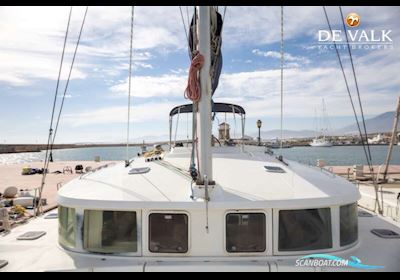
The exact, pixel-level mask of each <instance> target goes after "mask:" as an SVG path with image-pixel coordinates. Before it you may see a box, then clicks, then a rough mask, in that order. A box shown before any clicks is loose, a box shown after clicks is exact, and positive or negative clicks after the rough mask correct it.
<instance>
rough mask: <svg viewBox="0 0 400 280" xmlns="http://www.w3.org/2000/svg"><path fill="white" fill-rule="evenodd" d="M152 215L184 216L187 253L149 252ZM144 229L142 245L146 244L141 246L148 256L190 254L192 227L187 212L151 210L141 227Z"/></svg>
mask: <svg viewBox="0 0 400 280" xmlns="http://www.w3.org/2000/svg"><path fill="white" fill-rule="evenodd" d="M152 214H161V215H167V214H171V215H186V217H187V219H188V248H187V252H185V253H159V252H152V251H150V216H151V215H152ZM143 226H144V227H145V231H146V233H147V234H146V240H145V239H143V244H146V246H143V247H144V248H146V249H145V250H146V254H148V255H150V256H182V257H183V256H189V255H190V254H191V251H192V229H191V228H192V227H191V216H190V213H189V212H187V211H179V210H171V211H167V210H160V211H157V210H152V211H149V212H148V213H147V215H146V225H143Z"/></svg>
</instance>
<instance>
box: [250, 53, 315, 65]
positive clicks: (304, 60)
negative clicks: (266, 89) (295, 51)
mask: <svg viewBox="0 0 400 280" xmlns="http://www.w3.org/2000/svg"><path fill="white" fill-rule="evenodd" d="M252 53H253V54H255V55H258V56H263V57H270V58H275V59H281V56H282V55H281V53H280V52H276V51H261V50H259V49H254V50H252ZM284 60H285V61H290V62H300V63H304V64H309V63H310V60H309V59H308V58H306V57H304V56H293V55H291V54H290V53H284ZM296 65H298V64H296Z"/></svg>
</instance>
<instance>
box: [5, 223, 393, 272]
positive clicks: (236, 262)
mask: <svg viewBox="0 0 400 280" xmlns="http://www.w3.org/2000/svg"><path fill="white" fill-rule="evenodd" d="M57 223H58V222H57V219H44V218H38V219H36V220H32V221H31V222H30V223H28V224H26V225H23V226H20V227H17V228H15V229H14V230H13V231H12V232H11V233H10V234H8V235H6V236H2V237H0V259H1V260H6V261H8V262H9V264H8V265H7V266H5V267H4V268H2V269H0V272H12V271H15V272H17V271H75V270H79V271H314V270H327V271H343V270H350V271H356V269H353V268H348V267H341V268H313V267H296V260H297V259H299V258H300V257H301V256H287V257H284V256H279V257H274V256H270V257H267V256H265V257H221V258H217V257H207V256H204V257H196V258H192V257H182V258H163V257H154V258H151V257H110V256H106V255H104V256H102V255H78V254H74V255H72V256H71V255H69V254H67V253H66V252H64V251H63V249H61V248H60V247H59V246H58V240H57V239H58V228H57V227H58V224H57ZM359 228H360V242H359V245H357V246H356V247H355V248H353V249H350V250H348V251H345V252H342V253H337V254H335V253H330V254H331V255H335V256H338V257H341V258H343V259H350V257H352V256H356V257H357V258H359V259H361V260H362V263H363V264H366V265H373V266H384V267H385V268H384V269H379V270H377V271H400V241H399V240H398V239H382V238H379V237H377V236H375V235H374V234H372V233H371V232H370V231H371V230H372V229H375V228H386V229H391V230H394V231H397V232H399V229H400V225H399V224H394V223H391V222H389V221H387V220H386V219H384V218H381V217H378V216H376V215H374V216H373V217H369V218H367V217H366V218H360V219H359ZM28 231H46V233H47V234H46V235H45V236H43V237H42V238H40V239H38V240H34V241H18V240H17V237H18V236H20V235H21V234H23V233H25V232H28ZM197 242H201V241H197ZM321 253H323V252H321ZM160 261H161V262H160Z"/></svg>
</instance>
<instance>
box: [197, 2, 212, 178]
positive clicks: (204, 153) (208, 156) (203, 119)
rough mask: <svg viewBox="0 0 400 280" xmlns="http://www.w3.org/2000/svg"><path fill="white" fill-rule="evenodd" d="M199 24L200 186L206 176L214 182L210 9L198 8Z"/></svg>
mask: <svg viewBox="0 0 400 280" xmlns="http://www.w3.org/2000/svg"><path fill="white" fill-rule="evenodd" d="M197 10H198V13H197V14H198V16H199V24H198V25H197V34H198V40H199V45H198V50H199V52H200V53H201V54H202V55H203V56H204V65H203V67H202V69H201V71H200V88H201V99H200V101H199V104H198V112H197V123H198V125H197V136H198V147H199V151H198V157H199V169H200V175H201V176H200V178H199V182H198V183H199V184H204V176H207V179H208V181H209V182H212V181H213V173H212V151H211V140H212V139H211V135H212V131H211V130H212V125H211V78H210V66H211V42H210V36H211V35H210V7H208V6H198V7H197Z"/></svg>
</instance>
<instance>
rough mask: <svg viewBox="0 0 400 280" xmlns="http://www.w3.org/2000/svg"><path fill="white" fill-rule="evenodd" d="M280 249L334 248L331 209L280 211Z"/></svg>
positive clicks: (308, 249)
mask: <svg viewBox="0 0 400 280" xmlns="http://www.w3.org/2000/svg"><path fill="white" fill-rule="evenodd" d="M278 248H279V251H311V250H319V249H328V248H332V224H331V209H330V208H323V209H307V210H281V211H279V244H278Z"/></svg>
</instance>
